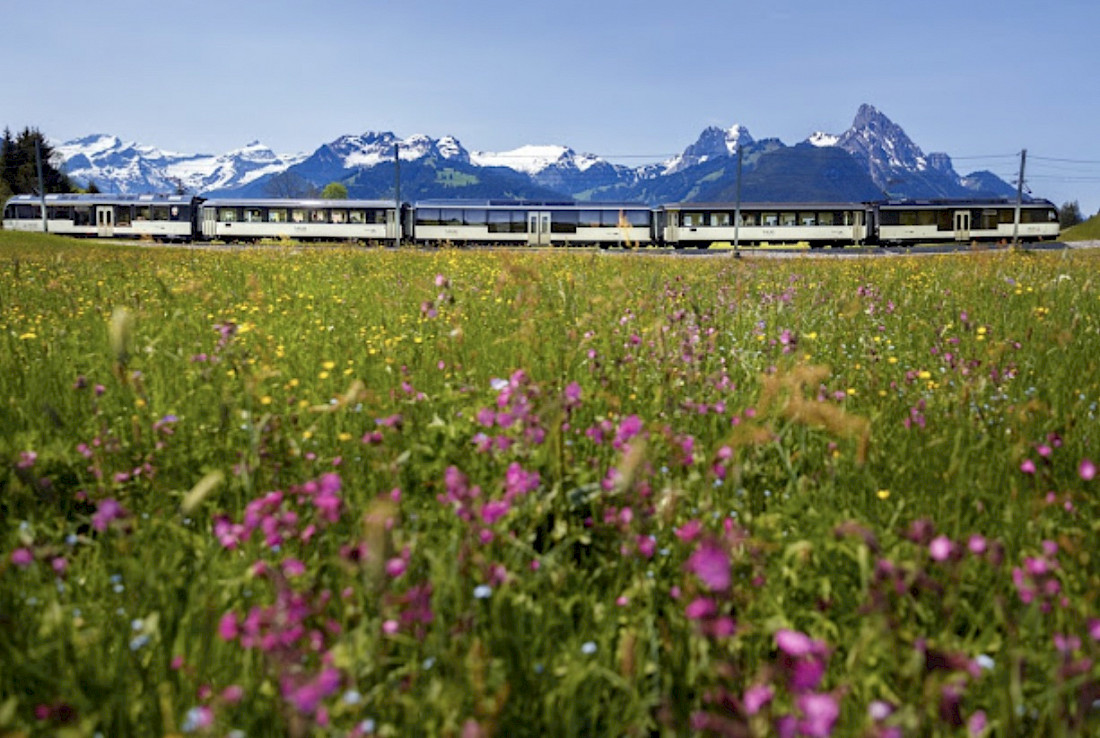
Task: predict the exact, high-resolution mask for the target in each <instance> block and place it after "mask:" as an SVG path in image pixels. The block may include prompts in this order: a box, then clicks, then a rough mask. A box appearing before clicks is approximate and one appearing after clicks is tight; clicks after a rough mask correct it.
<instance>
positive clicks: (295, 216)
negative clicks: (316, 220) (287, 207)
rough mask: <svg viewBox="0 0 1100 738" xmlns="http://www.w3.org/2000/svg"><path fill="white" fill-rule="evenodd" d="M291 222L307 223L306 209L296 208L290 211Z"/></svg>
mask: <svg viewBox="0 0 1100 738" xmlns="http://www.w3.org/2000/svg"><path fill="white" fill-rule="evenodd" d="M290 220H291V221H292V222H294V223H305V222H306V211H305V209H304V208H294V209H293V210H291V211H290Z"/></svg>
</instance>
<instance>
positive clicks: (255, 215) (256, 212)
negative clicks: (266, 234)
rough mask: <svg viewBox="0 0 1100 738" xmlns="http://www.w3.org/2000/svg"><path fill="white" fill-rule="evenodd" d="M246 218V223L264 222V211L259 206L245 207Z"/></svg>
mask: <svg viewBox="0 0 1100 738" xmlns="http://www.w3.org/2000/svg"><path fill="white" fill-rule="evenodd" d="M244 220H245V222H246V223H263V222H264V214H263V211H261V210H260V209H259V208H245V209H244Z"/></svg>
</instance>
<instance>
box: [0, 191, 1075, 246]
mask: <svg viewBox="0 0 1100 738" xmlns="http://www.w3.org/2000/svg"><path fill="white" fill-rule="evenodd" d="M45 199H46V229H47V230H48V231H49V232H50V233H56V234H59V235H66V236H85V237H92V238H128V239H139V240H155V241H181V242H188V241H201V242H211V241H219V242H229V243H245V242H256V241H265V240H279V239H292V240H295V241H351V242H358V243H374V244H390V243H412V244H416V245H443V244H452V245H456V246H459V245H483V244H484V245H511V246H600V247H604V248H607V247H610V246H627V247H635V246H658V247H672V248H684V247H694V248H709V247H710V246H712V245H714V244H723V243H728V244H736V245H741V246H746V247H752V246H760V245H791V244H804V245H808V246H810V247H821V246H833V247H839V246H845V245H853V244H854V245H863V244H869V245H880V246H907V245H913V244H923V243H942V242H971V241H996V242H1008V241H1011V240H1012V239H1013V238H1014V237H1015V238H1018V239H1019V240H1021V241H1047V240H1053V239H1055V238H1057V237H1058V233H1059V228H1058V210H1057V208H1056V207H1055V206H1054V204H1053V203H1051V202H1050V201H1048V200H1031V201H1028V202H1024V203H1022V204H1021V205H1020V206H1019V214H1018V215H1017V212H1016V204H1015V203H1014V202H1012V201H1009V200H883V201H876V202H852V203H743V204H740V205H735V204H733V203H728V202H726V203H675V204H668V205H660V206H657V207H650V206H649V205H645V204H640V203H599V202H550V201H530V200H425V201H420V202H416V203H411V204H408V203H402V204H400V205H399V204H397V203H396V202H394V201H393V200H294V199H218V198H213V199H205V198H201V197H191V196H187V195H104V194H96V195H69V194H63V195H62V194H59V195H46V198H45ZM3 224H4V229H5V230H16V231H42V229H43V220H42V210H41V198H40V197H38V196H36V195H16V196H15V197H13V198H11V199H10V200H8V202H7V203H6V204H5V206H4V219H3Z"/></svg>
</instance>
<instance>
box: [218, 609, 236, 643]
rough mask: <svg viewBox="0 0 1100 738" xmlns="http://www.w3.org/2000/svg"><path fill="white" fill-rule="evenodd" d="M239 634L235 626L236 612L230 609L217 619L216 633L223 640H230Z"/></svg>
mask: <svg viewBox="0 0 1100 738" xmlns="http://www.w3.org/2000/svg"><path fill="white" fill-rule="evenodd" d="M239 634H240V630H239V629H238V628H237V613H235V612H233V611H232V610H230V611H229V612H227V613H226V614H225V615H222V618H221V620H219V621H218V635H219V636H220V637H221V639H222V640H223V641H232V640H234V639H235V638H236V637H237V636H238V635H239Z"/></svg>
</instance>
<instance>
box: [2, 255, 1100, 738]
mask: <svg viewBox="0 0 1100 738" xmlns="http://www.w3.org/2000/svg"><path fill="white" fill-rule="evenodd" d="M1096 269H1097V256H1095V255H1094V254H1091V253H1083V252H1076V253H1044V254H1031V253H1018V254H1016V253H1013V254H1007V253H996V254H990V253H984V254H967V255H960V256H946V257H929V258H909V257H899V258H893V259H882V260H869V261H853V260H845V261H833V260H829V259H827V258H825V259H799V260H794V261H776V262H771V261H763V260H732V259H706V260H688V259H684V260H680V259H664V258H645V257H641V258H634V257H627V258H619V257H614V256H608V255H604V254H599V253H581V254H574V253H568V254H562V253H553V254H530V255H527V254H516V253H489V254H486V253H478V254H469V253H464V252H456V251H447V252H426V253H421V252H412V253H410V252H393V251H358V250H343V249H335V250H328V249H325V250H316V249H309V250H298V249H286V248H282V249H279V248H271V249H261V250H240V251H198V250H183V249H167V248H163V249H162V248H145V249H141V248H126V247H120V246H117V245H110V244H108V245H102V244H86V243H75V244H74V243H71V242H66V241H61V240H56V239H49V238H45V237H34V236H24V235H15V234H6V233H2V234H0V308H2V310H0V343H2V346H3V353H2V355H0V356H2V358H0V427H2V428H3V429H4V431H3V433H2V434H0V459H2V460H3V466H2V467H0V515H2V521H3V522H2V523H0V553H2V555H3V559H2V563H0V619H2V620H3V623H0V625H2V627H0V658H2V662H3V664H4V668H3V669H2V670H0V735H2V734H5V733H10V734H27V733H30V734H40V735H48V734H49V735H53V734H58V733H59V732H60V733H64V734H68V735H74V736H75V735H95V734H97V733H99V734H102V735H105V736H107V735H109V736H123V735H148V734H150V733H153V734H176V733H181V732H182V733H210V734H214V735H250V736H252V735H255V736H259V735H272V734H288V735H329V734H332V735H349V734H350V735H366V734H380V735H406V734H425V735H464V736H476V735H501V736H503V735H508V736H515V735H520V736H522V735H532V736H535V735H538V736H543V735H616V736H618V735H652V734H660V735H685V734H691V733H697V734H718V735H733V736H738V735H769V734H773V733H778V734H780V735H829V734H835V735H878V736H891V735H956V734H958V735H965V734H967V733H970V734H975V735H983V734H989V735H993V734H996V735H1036V734H1066V735H1088V734H1091V733H1092V732H1094V731H1095V730H1096V729H1097V728H1098V727H1100V721H1098V719H1097V710H1096V709H1094V708H1093V701H1094V700H1096V699H1097V698H1098V693H1097V689H1098V686H1097V685H1098V683H1100V680H1098V677H1100V665H1098V664H1100V662H1098V661H1097V657H1098V656H1100V607H1098V606H1097V594H1096V593H1097V592H1098V591H1100V581H1098V579H1100V577H1098V575H1097V567H1096V562H1095V558H1094V557H1095V554H1094V552H1095V551H1096V550H1098V546H1097V543H1098V541H1097V536H1098V530H1100V529H1098V528H1097V526H1096V525H1094V523H1093V521H1094V520H1095V519H1096V517H1097V513H1098V512H1100V511H1098V509H1097V508H1098V505H1097V499H1096V484H1098V482H1097V481H1095V479H1094V474H1095V470H1094V466H1093V464H1092V461H1094V460H1096V459H1097V458H1098V456H1100V451H1098V445H1097V438H1096V427H1097V425H1096V414H1097V402H1098V400H1100V383H1098V377H1100V371H1098V367H1097V362H1098V361H1100V359H1098V357H1100V336H1098V330H1100V320H1098V314H1100V302H1098V300H1100V290H1098V289H1097V284H1096V282H1095V279H1094V278H1093V276H1092V275H1093V274H1095V273H1096Z"/></svg>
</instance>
